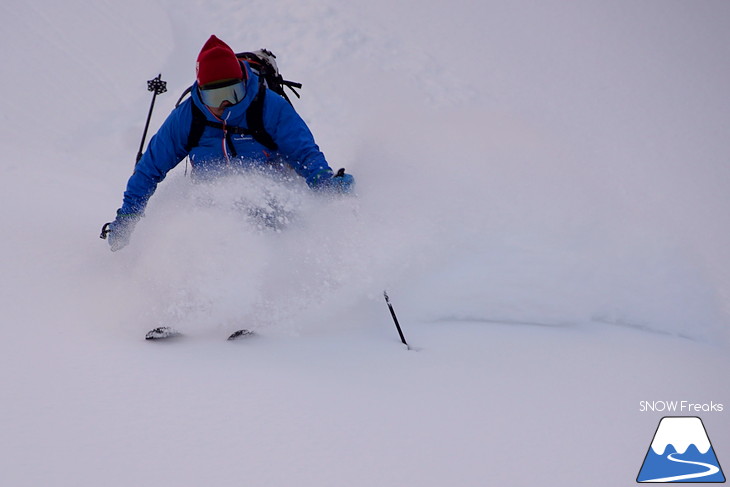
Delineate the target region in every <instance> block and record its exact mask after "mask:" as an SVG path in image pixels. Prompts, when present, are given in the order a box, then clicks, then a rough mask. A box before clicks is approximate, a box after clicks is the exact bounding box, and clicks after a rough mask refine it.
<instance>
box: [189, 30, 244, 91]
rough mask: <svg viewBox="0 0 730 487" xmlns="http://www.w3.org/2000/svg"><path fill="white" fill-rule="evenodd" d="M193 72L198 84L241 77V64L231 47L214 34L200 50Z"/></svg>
mask: <svg viewBox="0 0 730 487" xmlns="http://www.w3.org/2000/svg"><path fill="white" fill-rule="evenodd" d="M195 74H196V76H197V78H198V85H200V86H203V85H207V84H208V83H214V82H216V81H222V80H225V79H242V78H243V71H241V64H240V63H239V62H238V58H236V54H235V53H234V52H233V49H231V48H230V47H229V46H228V44H226V43H225V42H223V41H222V40H220V39H218V38H217V37H216V36H210V39H208V41H207V42H206V43H205V45H204V46H203V49H201V50H200V54H198V62H197V63H196V64H195Z"/></svg>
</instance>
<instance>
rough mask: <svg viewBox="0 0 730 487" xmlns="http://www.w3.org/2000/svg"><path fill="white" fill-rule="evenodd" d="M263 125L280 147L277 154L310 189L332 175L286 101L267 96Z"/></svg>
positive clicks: (303, 126) (312, 137) (312, 140)
mask: <svg viewBox="0 0 730 487" xmlns="http://www.w3.org/2000/svg"><path fill="white" fill-rule="evenodd" d="M264 126H265V127H266V131H267V132H268V133H269V134H271V136H272V137H273V139H274V142H276V144H277V145H278V146H279V153H280V154H281V155H282V156H283V157H284V158H285V159H286V162H287V163H288V164H289V165H290V166H291V167H292V168H293V169H294V170H295V171H296V172H297V174H299V175H300V176H302V177H303V178H304V179H305V180H306V182H307V184H308V185H309V186H310V187H314V186H316V185H317V184H318V183H319V182H320V181H321V180H324V179H329V178H330V177H331V176H332V169H331V168H330V166H329V164H327V160H326V159H325V157H324V154H323V153H322V152H321V151H320V150H319V146H318V145H317V144H316V142H315V141H314V136H313V135H312V132H311V131H310V130H309V127H307V124H306V123H305V122H304V120H302V118H301V117H300V116H299V114H298V113H297V112H296V110H294V107H292V106H291V105H290V104H289V102H287V101H286V100H285V99H284V98H282V97H280V96H278V95H276V94H274V93H272V92H268V93H267V98H266V103H265V104H264Z"/></svg>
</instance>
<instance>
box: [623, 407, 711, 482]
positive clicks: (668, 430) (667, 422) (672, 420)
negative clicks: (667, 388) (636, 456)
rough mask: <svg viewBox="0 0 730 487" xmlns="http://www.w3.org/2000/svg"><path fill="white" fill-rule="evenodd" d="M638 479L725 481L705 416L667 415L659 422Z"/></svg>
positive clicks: (641, 480) (656, 480)
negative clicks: (706, 425) (708, 434)
mask: <svg viewBox="0 0 730 487" xmlns="http://www.w3.org/2000/svg"><path fill="white" fill-rule="evenodd" d="M636 481H637V482H659V483H662V482H691V483H699V482H713V483H722V482H725V475H724V474H723V473H722V468H721V467H720V462H718V461H717V456H715V450H714V449H713V448H712V444H711V443H710V438H709V437H708V436H707V431H706V430H705V425H704V424H703V423H702V420H701V419H700V418H697V417H692V416H682V417H676V416H667V417H664V418H662V420H661V421H660V422H659V427H658V428H657V430H656V433H654V439H653V440H652V442H651V445H650V446H649V451H648V452H647V453H646V458H644V464H643V465H642V466H641V470H640V471H639V475H638V477H636Z"/></svg>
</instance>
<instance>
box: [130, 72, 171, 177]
mask: <svg viewBox="0 0 730 487" xmlns="http://www.w3.org/2000/svg"><path fill="white" fill-rule="evenodd" d="M147 91H153V92H154V93H153V94H152V103H150V111H149V113H148V114H147V123H145V126H144V132H143V133H142V142H140V144H139V152H137V159H136V160H135V161H134V165H135V166H136V165H137V163H138V162H139V160H140V159H142V148H143V147H144V139H146V138H147V129H148V128H149V126H150V119H151V118H152V110H153V109H154V108H155V98H157V95H161V94H162V93H164V92H166V91H167V82H166V81H162V73H160V74H158V75H157V77H156V78H154V79H151V80H149V81H147Z"/></svg>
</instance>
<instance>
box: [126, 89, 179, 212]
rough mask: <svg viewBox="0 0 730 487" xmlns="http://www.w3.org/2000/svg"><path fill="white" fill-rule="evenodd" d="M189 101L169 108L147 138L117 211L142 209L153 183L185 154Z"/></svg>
mask: <svg viewBox="0 0 730 487" xmlns="http://www.w3.org/2000/svg"><path fill="white" fill-rule="evenodd" d="M191 102H192V101H191V100H190V99H188V100H186V101H185V102H184V103H183V104H181V105H180V106H179V107H178V108H176V109H175V110H173V112H172V113H171V114H170V115H169V116H168V117H167V119H166V120H165V122H164V123H163V124H162V127H160V129H159V130H158V131H157V133H156V134H155V135H154V136H153V137H152V138H151V139H150V142H149V145H148V146H147V150H146V151H145V153H144V155H143V156H142V158H141V159H140V160H139V162H138V163H137V165H136V166H135V168H134V173H133V174H132V176H131V177H130V178H129V181H128V182H127V190H126V191H125V192H124V202H123V204H122V208H120V210H119V211H120V213H125V214H130V213H142V212H144V209H145V207H146V206H147V202H148V201H149V199H150V197H151V196H152V195H153V194H154V192H155V190H156V189H157V185H158V184H159V183H160V182H161V181H162V180H163V179H165V176H167V173H168V172H169V171H170V170H172V169H173V168H174V167H175V166H177V165H178V164H179V163H180V161H182V160H183V159H184V158H185V156H186V155H187V154H188V151H187V150H186V149H185V145H186V142H187V139H188V135H189V133H190V126H191V124H192V111H191V108H190V103H191Z"/></svg>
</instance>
